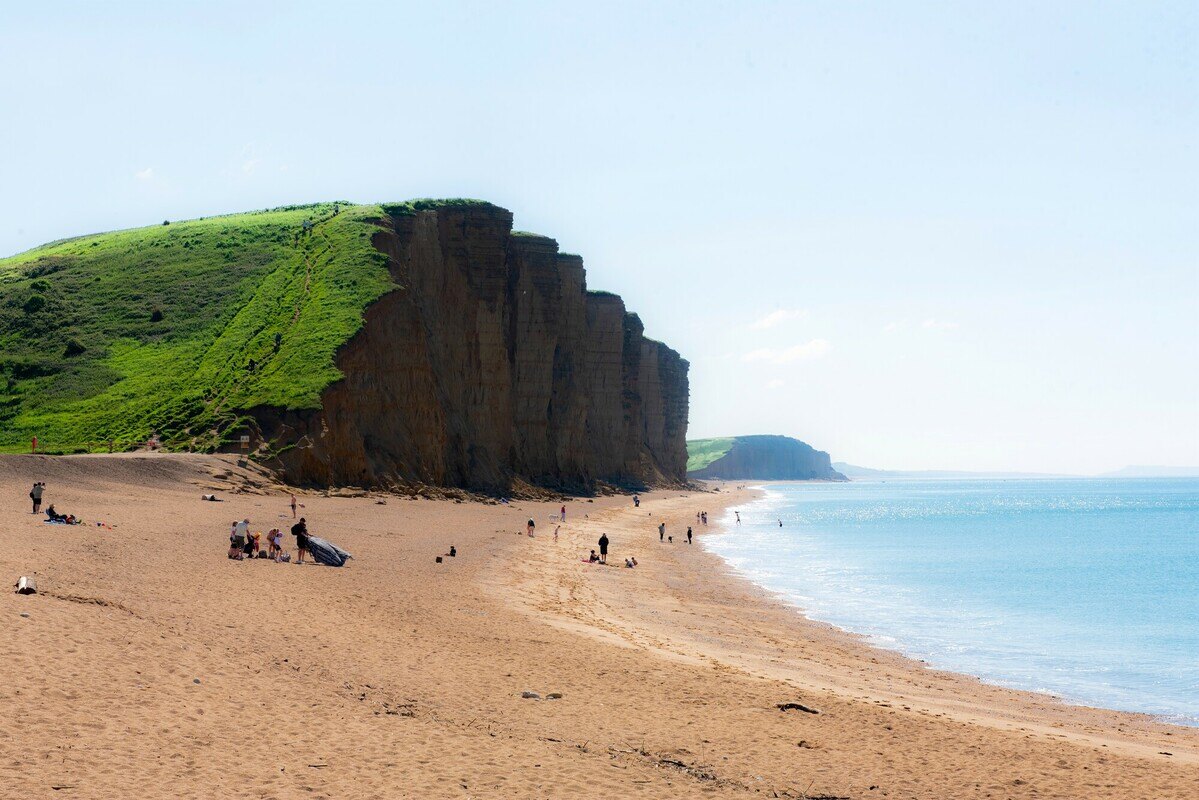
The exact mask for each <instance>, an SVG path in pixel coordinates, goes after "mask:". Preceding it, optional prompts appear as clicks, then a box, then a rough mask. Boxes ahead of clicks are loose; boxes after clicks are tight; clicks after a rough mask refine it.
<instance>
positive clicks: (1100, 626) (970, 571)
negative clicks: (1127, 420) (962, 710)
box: [704, 479, 1199, 725]
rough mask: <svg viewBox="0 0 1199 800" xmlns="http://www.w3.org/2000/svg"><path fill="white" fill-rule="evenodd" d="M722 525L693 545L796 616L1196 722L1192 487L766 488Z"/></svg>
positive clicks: (978, 483)
mask: <svg viewBox="0 0 1199 800" xmlns="http://www.w3.org/2000/svg"><path fill="white" fill-rule="evenodd" d="M740 511H741V519H742V524H741V525H739V526H738V525H736V524H735V523H734V521H733V513H732V511H729V512H728V514H727V515H726V517H725V519H723V520H722V522H723V523H724V526H725V527H724V532H721V533H716V534H714V535H711V536H708V537H705V539H704V543H705V545H706V546H708V547H709V548H710V549H712V550H713V551H714V552H716V553H717V554H719V555H721V556H722V557H724V558H725V559H726V560H728V561H729V562H730V563H731V564H732V565H733V566H734V567H736V568H737V569H738V570H739V571H741V572H742V573H744V574H745V575H746V576H747V577H749V578H750V579H751V580H753V581H755V582H757V583H759V584H760V585H762V586H764V587H765V588H767V589H770V590H772V591H775V592H777V593H779V594H780V595H782V596H783V597H785V598H786V599H788V600H790V601H792V602H794V603H795V604H796V605H798V606H799V607H800V608H801V609H802V610H803V611H804V613H805V614H807V615H808V616H810V617H812V618H814V619H819V620H823V621H826V622H830V623H832V624H834V625H837V626H839V627H842V628H845V629H847V630H850V631H855V632H857V633H861V634H864V635H866V636H867V637H868V638H869V639H870V640H871V641H872V642H873V643H875V644H878V645H881V646H885V647H890V648H893V649H897V650H900V651H901V652H903V653H906V654H908V655H910V656H913V657H916V658H922V659H924V660H926V661H927V662H929V664H930V665H932V666H934V667H938V668H942V669H949V670H954V671H957V672H966V673H970V674H973V675H977V676H979V677H981V678H983V679H985V680H987V681H989V682H992V683H997V684H1001V685H1005V686H1012V687H1016V688H1020V689H1029V690H1033V691H1039V692H1048V693H1052V694H1055V695H1058V696H1060V697H1062V698H1063V699H1065V700H1067V701H1071V702H1077V703H1084V704H1087V705H1094V706H1101V707H1106V708H1115V709H1122V710H1128V711H1141V712H1146V713H1150V714H1155V715H1158V716H1160V717H1162V718H1164V719H1167V720H1169V721H1171V722H1176V723H1180V724H1189V725H1199V479H1163V480H1154V479H1123V480H1101V479H1094V480H996V481H989V480H956V481H954V480H942V481H887V482H854V483H848V484H823V483H795V484H775V485H772V486H770V487H768V488H767V490H766V495H765V497H764V498H763V499H761V500H758V501H755V502H753V503H751V504H749V505H746V506H744V507H742V508H741V509H740ZM779 519H781V520H782V522H783V527H782V528H780V527H779V526H778V520H779Z"/></svg>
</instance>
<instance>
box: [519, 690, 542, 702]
mask: <svg viewBox="0 0 1199 800" xmlns="http://www.w3.org/2000/svg"><path fill="white" fill-rule="evenodd" d="M520 696H521V697H523V698H524V699H525V700H540V699H541V695H539V694H537V692H521V693H520Z"/></svg>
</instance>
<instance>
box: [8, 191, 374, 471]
mask: <svg viewBox="0 0 1199 800" xmlns="http://www.w3.org/2000/svg"><path fill="white" fill-rule="evenodd" d="M338 210H339V213H334V204H332V203H326V204H316V205H310V206H294V207H287V208H280V209H275V210H271V211H260V212H252V213H247V214H234V215H229V216H222V217H211V218H207V219H199V220H193V221H189V222H178V223H172V224H170V225H165V224H164V225H160V226H154V227H150V228H140V229H136V230H128V231H117V232H113V233H104V234H97V235H93V236H82V237H79V238H75V239H69V240H65V241H61V242H56V243H51V244H48V245H45V246H43V247H40V248H36V249H34V250H30V251H28V252H25V253H21V254H19V255H16V256H13V257H11V258H5V259H0V452H14V451H25V450H27V449H28V447H29V440H30V437H31V436H34V435H36V436H37V437H38V439H39V440H40V445H41V448H40V449H43V450H45V451H48V452H81V451H98V450H107V449H108V446H109V442H110V441H112V442H114V443H115V447H116V449H118V450H123V449H128V448H130V447H133V446H136V445H137V444H139V443H141V442H143V441H145V439H146V438H147V437H149V436H150V435H151V433H154V432H157V433H158V434H159V436H160V437H161V439H162V442H163V444H164V446H166V447H168V448H171V449H198V450H208V449H212V448H214V447H216V446H218V445H219V444H220V443H221V442H222V440H223V439H224V438H225V437H227V436H228V435H231V433H232V431H233V430H234V429H235V428H236V427H237V426H238V424H239V420H240V418H239V415H238V413H237V412H238V410H239V409H248V408H252V407H254V406H257V405H270V406H279V407H282V408H288V409H303V408H314V407H317V406H319V397H320V393H321V391H322V390H323V389H324V388H325V387H326V386H328V385H329V384H330V383H332V382H333V381H335V380H337V379H338V378H340V377H341V375H340V373H339V372H338V370H337V369H336V367H335V365H334V357H335V355H336V351H337V349H338V347H340V346H341V345H342V344H344V343H345V342H346V341H347V340H348V339H349V338H350V337H351V336H353V335H354V334H355V333H356V332H357V331H358V330H359V329H360V328H361V326H362V320H363V313H364V311H365V309H366V307H367V306H368V305H369V304H370V303H372V302H373V301H374V300H376V299H377V298H378V297H380V296H381V295H382V294H384V293H386V292H388V291H391V290H392V289H393V288H395V285H394V284H393V283H392V281H391V278H390V275H389V273H388V271H387V264H386V259H385V257H384V256H383V255H382V254H381V253H379V252H378V251H376V250H375V249H374V247H372V245H371V235H372V234H373V233H374V232H375V231H376V230H377V227H376V225H375V224H374V222H373V221H374V220H376V219H378V218H379V217H381V216H382V214H383V211H382V209H381V207H380V206H370V205H366V206H360V205H345V204H342V205H340V207H339V209H338ZM305 220H311V221H312V222H313V223H314V227H313V229H312V230H311V231H310V232H308V233H304V232H303V231H302V224H303V222H304V221H305Z"/></svg>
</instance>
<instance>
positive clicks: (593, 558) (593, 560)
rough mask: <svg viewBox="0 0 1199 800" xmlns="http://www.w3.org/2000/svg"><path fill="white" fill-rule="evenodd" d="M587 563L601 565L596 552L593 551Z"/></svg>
mask: <svg viewBox="0 0 1199 800" xmlns="http://www.w3.org/2000/svg"><path fill="white" fill-rule="evenodd" d="M587 563H588V564H598V563H599V556H597V555H596V554H595V551H594V550H592V551H591V555H590V556H589V557H588V558H587Z"/></svg>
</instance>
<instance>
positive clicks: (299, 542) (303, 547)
mask: <svg viewBox="0 0 1199 800" xmlns="http://www.w3.org/2000/svg"><path fill="white" fill-rule="evenodd" d="M291 535H292V536H294V537H296V550H297V551H298V552H297V553H296V563H297V564H303V563H304V553H306V552H308V522H307V521H306V520H305V519H304V518H303V517H300V521H299V522H297V523H296V524H295V525H292V526H291Z"/></svg>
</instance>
